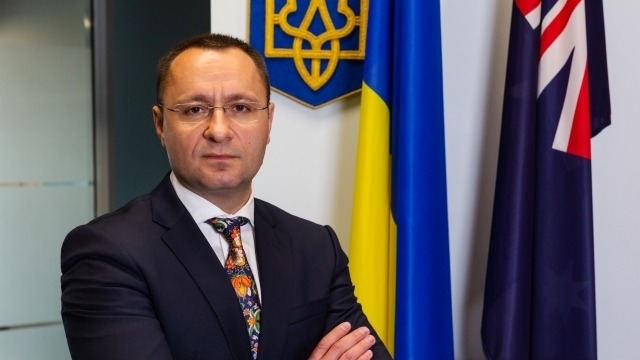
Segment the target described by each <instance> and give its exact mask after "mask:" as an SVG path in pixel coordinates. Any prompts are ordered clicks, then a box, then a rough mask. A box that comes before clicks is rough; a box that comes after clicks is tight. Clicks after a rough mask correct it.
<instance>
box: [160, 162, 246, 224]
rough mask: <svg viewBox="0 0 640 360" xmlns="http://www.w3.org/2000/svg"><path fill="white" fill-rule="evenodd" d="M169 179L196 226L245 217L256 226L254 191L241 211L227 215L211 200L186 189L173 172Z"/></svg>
mask: <svg viewBox="0 0 640 360" xmlns="http://www.w3.org/2000/svg"><path fill="white" fill-rule="evenodd" d="M169 179H170V180H171V185H173V188H174V189H175V191H176V194H177V195H178V198H179V199H180V201H182V204H184V207H186V208H187V211H189V214H191V217H192V218H193V220H194V221H195V222H196V224H200V223H204V222H205V221H207V220H209V219H211V218H213V217H234V216H244V217H246V218H247V219H249V220H250V221H251V224H255V222H254V221H253V212H254V211H253V209H254V199H253V189H252V190H251V195H249V200H247V202H246V203H245V204H244V206H242V207H241V208H240V210H238V211H237V212H236V213H235V214H227V213H225V212H224V211H222V210H221V209H220V208H219V207H217V206H216V205H214V204H213V203H211V202H209V200H207V199H205V198H203V197H202V196H200V195H198V194H196V193H194V192H193V191H191V190H189V189H187V188H186V187H184V185H182V184H181V183H180V181H178V178H177V177H176V176H175V174H174V173H173V171H172V172H171V175H170V176H169Z"/></svg>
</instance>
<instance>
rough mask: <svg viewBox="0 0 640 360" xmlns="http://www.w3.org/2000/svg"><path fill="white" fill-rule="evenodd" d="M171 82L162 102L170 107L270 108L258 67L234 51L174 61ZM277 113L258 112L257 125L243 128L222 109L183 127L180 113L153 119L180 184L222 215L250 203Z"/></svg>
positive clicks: (197, 52)
mask: <svg viewBox="0 0 640 360" xmlns="http://www.w3.org/2000/svg"><path fill="white" fill-rule="evenodd" d="M167 80H168V81H167V85H166V87H165V90H164V93H163V94H162V101H163V105H164V106H165V107H168V108H172V107H173V106H174V105H175V104H184V103H190V102H194V101H198V102H205V103H208V104H211V105H212V106H222V105H224V104H228V103H230V102H232V101H245V102H255V103H260V104H262V106H266V104H267V94H266V90H265V86H264V82H263V81H262V80H261V78H260V76H259V75H258V71H257V69H256V66H255V65H254V63H253V62H252V60H251V59H250V58H249V56H248V55H247V54H245V53H244V52H242V51H241V50H239V49H235V48H229V49H224V50H210V49H188V50H186V51H184V52H183V53H181V54H180V55H178V56H177V57H176V58H175V60H174V61H173V63H172V64H171V69H170V74H169V77H168V79H167ZM273 109H274V106H273V104H270V105H269V107H268V109H267V110H262V111H256V114H255V116H256V117H257V121H255V122H249V123H241V124H239V123H236V122H234V121H233V120H231V119H229V118H228V117H227V115H226V114H225V113H224V112H223V111H222V109H215V110H214V111H213V114H212V115H211V116H210V117H209V118H208V119H206V120H204V121H202V122H198V123H186V122H181V121H180V120H179V117H180V116H179V114H178V113H174V112H172V111H169V110H166V109H165V110H163V109H161V108H159V107H158V106H154V108H153V117H154V123H155V128H156V132H157V134H158V137H159V138H160V141H161V142H162V145H163V146H164V147H165V148H166V149H167V154H168V157H169V163H170V164H171V168H172V170H173V172H174V173H175V175H176V177H177V178H178V180H180V182H181V183H182V184H183V185H184V186H185V187H187V188H188V189H189V190H191V191H193V192H195V193H196V194H198V195H200V196H202V197H204V198H205V199H207V200H209V201H211V202H213V203H215V204H216V205H218V206H219V207H221V208H222V209H223V210H225V211H227V212H232V211H233V212H235V211H236V210H238V209H237V208H235V207H239V206H242V205H243V204H244V202H246V200H247V199H248V197H249V194H250V193H251V181H252V179H253V177H254V176H255V175H256V173H257V172H258V169H259V168H260V166H261V165H262V160H263V158H264V153H265V149H266V146H267V144H268V143H269V133H270V131H271V122H272V120H273ZM238 204H239V205H238ZM225 207H227V208H226V209H225Z"/></svg>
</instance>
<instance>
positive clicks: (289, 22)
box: [249, 0, 369, 108]
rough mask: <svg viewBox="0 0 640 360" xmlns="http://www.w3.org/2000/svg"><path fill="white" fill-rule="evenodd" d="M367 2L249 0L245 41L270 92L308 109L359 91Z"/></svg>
mask: <svg viewBox="0 0 640 360" xmlns="http://www.w3.org/2000/svg"><path fill="white" fill-rule="evenodd" d="M368 8H369V0H252V1H251V6H250V9H251V10H250V19H249V20H250V21H249V22H250V24H251V27H250V31H249V34H250V36H249V42H250V43H251V45H252V46H254V47H255V48H256V49H258V51H260V52H261V53H262V54H263V55H264V57H265V61H266V63H267V69H268V70H269V76H270V80H271V86H272V87H273V89H274V90H276V91H278V92H280V93H283V94H284V95H286V96H288V97H290V98H293V99H294V100H296V101H299V102H301V103H303V104H305V105H307V106H310V107H314V108H316V107H320V106H322V105H325V104H327V103H330V102H332V101H335V100H338V99H340V98H342V97H345V96H347V95H350V94H352V93H355V92H358V91H360V89H361V86H362V66H363V59H364V51H365V42H366V29H367V10H368Z"/></svg>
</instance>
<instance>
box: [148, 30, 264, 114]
mask: <svg viewBox="0 0 640 360" xmlns="http://www.w3.org/2000/svg"><path fill="white" fill-rule="evenodd" d="M193 48H196V49H211V50H222V49H229V48H237V49H240V50H242V51H243V52H244V53H245V54H247V55H248V56H249V57H250V58H251V60H252V61H253V63H254V64H255V65H256V68H257V69H258V74H259V75H260V78H262V81H263V82H264V86H265V89H266V91H267V102H269V101H270V100H271V84H270V83H269V73H268V72H267V66H266V65H265V62H264V58H263V57H262V55H260V53H259V52H258V51H257V50H256V49H255V48H254V47H253V46H251V45H249V44H247V43H246V42H245V41H242V40H240V39H238V38H235V37H233V36H229V35H224V34H202V35H198V36H195V37H192V38H190V39H187V40H185V41H184V42H181V43H180V44H178V45H176V46H174V47H173V48H171V49H170V50H169V51H168V52H167V53H166V54H165V55H164V56H162V57H161V58H160V61H159V62H158V73H157V78H156V101H157V102H158V104H162V94H163V92H164V89H165V86H166V85H167V78H168V77H169V70H170V68H171V64H172V63H173V60H175V58H176V57H177V56H178V55H180V54H181V53H183V52H184V51H185V50H188V49H193Z"/></svg>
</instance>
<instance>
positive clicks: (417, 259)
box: [350, 0, 453, 359]
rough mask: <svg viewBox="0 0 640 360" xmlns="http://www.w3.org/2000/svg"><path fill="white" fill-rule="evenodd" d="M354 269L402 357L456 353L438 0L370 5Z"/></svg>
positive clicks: (380, 327) (372, 313) (383, 0)
mask: <svg viewBox="0 0 640 360" xmlns="http://www.w3.org/2000/svg"><path fill="white" fill-rule="evenodd" d="M368 22H369V23H368V29H367V43H366V54H365V62H364V80H363V85H362V109H361V117H360V129H359V140H358V157H357V164H356V186H355V193H354V208H353V220H352V221H353V224H352V236H351V249H350V258H351V266H350V267H351V272H352V276H353V281H354V284H355V286H356V295H357V296H358V298H359V300H360V302H361V303H362V304H363V307H364V310H365V312H366V313H367V316H368V317H369V320H370V321H371V323H372V324H373V326H374V328H375V329H376V331H377V332H378V334H379V336H380V337H381V338H382V340H383V341H384V342H385V344H386V345H387V346H388V347H389V348H390V350H391V351H392V352H393V353H395V358H397V359H418V358H419V359H425V358H427V359H430V358H433V359H452V358H453V325H452V315H451V285H450V283H451V280H450V268H449V234H448V217H447V188H446V165H445V143H444V105H443V94H442V51H441V39H440V2H439V0H406V1H391V0H378V1H373V2H371V4H370V9H369V20H368Z"/></svg>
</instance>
